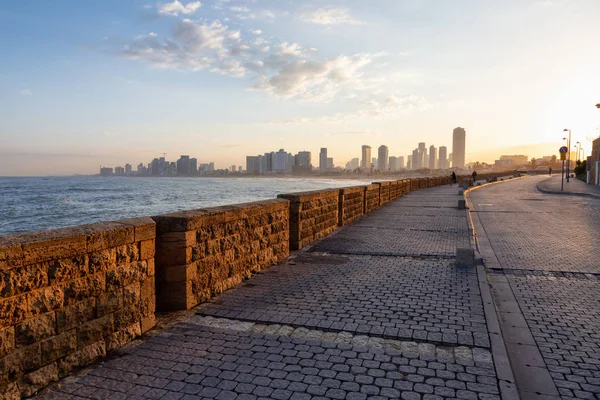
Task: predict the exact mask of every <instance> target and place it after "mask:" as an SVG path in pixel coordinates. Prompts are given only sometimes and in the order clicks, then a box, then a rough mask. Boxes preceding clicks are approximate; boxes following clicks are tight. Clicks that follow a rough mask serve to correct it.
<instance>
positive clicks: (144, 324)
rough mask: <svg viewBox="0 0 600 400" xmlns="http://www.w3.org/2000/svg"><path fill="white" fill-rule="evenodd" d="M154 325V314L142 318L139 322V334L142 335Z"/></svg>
mask: <svg viewBox="0 0 600 400" xmlns="http://www.w3.org/2000/svg"><path fill="white" fill-rule="evenodd" d="M155 325H156V317H155V316H154V314H152V315H149V316H147V317H144V318H142V321H141V322H140V328H141V333H142V334H144V333H146V332H148V331H149V330H150V329H152V328H154V326H155Z"/></svg>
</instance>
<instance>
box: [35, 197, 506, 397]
mask: <svg viewBox="0 0 600 400" xmlns="http://www.w3.org/2000/svg"><path fill="white" fill-rule="evenodd" d="M457 192H458V189H457V188H456V187H453V188H450V187H443V188H435V189H425V190H422V191H419V192H413V193H410V194H408V195H406V196H403V197H401V198H400V199H398V200H396V201H393V202H391V203H389V204H388V205H386V206H385V207H381V208H380V209H378V210H376V211H375V212H373V213H372V214H370V215H368V216H365V217H363V218H362V219H361V220H360V221H359V222H358V223H355V224H351V225H349V226H347V227H344V228H343V229H341V230H340V231H339V232H338V233H337V234H335V235H332V236H330V237H328V238H325V239H324V240H322V241H321V242H319V243H318V244H317V245H316V246H314V247H313V249H312V251H302V252H298V253H296V254H295V255H294V256H293V257H290V259H288V260H287V261H285V262H284V263H281V264H280V265H277V266H275V267H272V268H271V269H269V270H267V271H264V272H262V273H259V274H256V275H255V276H253V277H252V278H251V279H249V280H248V281H246V282H245V283H244V284H242V285H241V286H239V287H238V288H235V289H232V290H229V291H227V292H226V293H224V294H223V295H221V296H219V297H217V298H215V299H213V300H212V301H211V302H210V303H207V304H204V305H201V306H199V307H198V308H197V309H196V312H197V315H194V316H192V317H187V318H185V319H183V320H182V321H180V322H178V323H177V324H175V325H174V326H172V327H171V328H168V329H166V330H163V331H151V332H150V334H147V335H146V336H145V337H144V338H143V339H141V340H138V341H136V342H134V343H131V344H129V345H127V346H126V347H125V348H124V349H122V350H121V352H120V353H117V354H114V355H113V357H112V358H111V359H107V360H104V361H103V362H102V363H100V364H99V365H96V366H93V367H91V368H88V369H86V370H84V371H82V372H80V373H78V374H75V375H73V376H71V377H69V378H67V379H65V380H63V381H62V382H60V383H59V384H57V385H54V386H52V387H51V388H49V389H47V390H46V391H45V392H44V393H42V394H41V396H40V397H41V398H48V399H55V398H65V399H71V398H72V399H78V398H94V399H104V398H108V399H142V398H151V399H199V398H216V399H223V400H225V399H240V400H243V399H282V400H287V399H294V400H301V399H311V398H312V399H348V400H351V399H366V398H369V399H407V400H413V399H414V400H417V399H425V400H438V399H472V400H495V399H500V390H499V388H500V385H499V383H500V382H499V380H498V378H497V372H496V370H495V369H494V360H493V356H492V353H491V350H490V338H489V332H488V327H487V325H486V319H485V313H484V306H483V302H482V297H481V293H480V289H479V288H480V287H479V283H478V278H477V273H476V272H475V270H467V269H457V268H456V267H455V266H454V262H453V259H452V256H453V254H454V251H455V247H456V245H457V244H460V245H464V246H467V247H468V246H470V237H471V235H470V232H469V229H468V225H467V214H466V212H465V211H464V210H458V209H457V208H456V203H457V200H458V198H459V197H458V196H457ZM445 199H446V200H445ZM447 199H450V200H447ZM416 203H419V204H421V205H423V206H424V207H421V208H418V207H413V204H416ZM453 207H454V208H453ZM344 237H346V239H343V238H344ZM340 238H342V239H343V240H340ZM359 238H360V240H362V242H359ZM348 240H353V241H354V242H353V243H354V244H353V245H351V246H346V243H345V241H348ZM378 243H379V244H378ZM361 246H362V247H361ZM411 246H412V247H414V249H411ZM415 249H416V250H415ZM317 250H318V251H317ZM409 252H410V253H418V255H419V257H405V256H404V255H405V253H409ZM332 253H339V254H332ZM366 253H371V254H369V255H364V254H366ZM361 254H362V255H361Z"/></svg>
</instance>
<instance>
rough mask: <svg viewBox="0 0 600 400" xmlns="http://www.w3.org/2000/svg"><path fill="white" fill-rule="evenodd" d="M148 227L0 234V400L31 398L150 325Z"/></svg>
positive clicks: (134, 222) (123, 223) (130, 224)
mask: <svg viewBox="0 0 600 400" xmlns="http://www.w3.org/2000/svg"><path fill="white" fill-rule="evenodd" d="M155 234H156V231H155V224H154V221H152V219H150V218H134V219H126V220H120V221H114V222H105V223H98V224H91V225H83V226H78V227H73V228H65V229H56V230H49V231H42V232H33V233H26V234H20V235H8V236H2V237H0V272H1V273H2V279H0V398H20V397H21V396H30V395H32V394H33V393H35V392H36V391H37V390H39V389H40V388H42V387H44V386H46V385H47V384H49V383H50V382H52V381H56V380H58V379H59V378H61V377H64V376H66V375H68V374H69V373H70V372H71V371H73V370H74V369H76V368H78V367H80V366H82V365H87V364H90V363H92V362H94V361H95V360H96V359H97V358H99V357H103V356H105V355H106V353H107V352H109V351H111V350H114V349H116V348H118V347H120V346H122V345H124V344H125V343H127V342H128V341H130V340H132V339H134V338H135V337H137V336H139V335H141V334H142V333H144V332H146V331H147V330H148V329H150V328H152V327H153V326H154V325H155V317H154V312H155V306H156V297H155V282H154V274H155V271H154V269H155V267H154V252H155Z"/></svg>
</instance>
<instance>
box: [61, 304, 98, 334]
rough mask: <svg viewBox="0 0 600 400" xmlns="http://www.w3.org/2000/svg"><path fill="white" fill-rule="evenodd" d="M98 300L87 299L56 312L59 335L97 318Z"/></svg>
mask: <svg viewBox="0 0 600 400" xmlns="http://www.w3.org/2000/svg"><path fill="white" fill-rule="evenodd" d="M95 309H96V298H90V299H85V300H83V301H79V302H77V303H74V304H72V305H70V306H67V307H64V308H62V309H60V310H57V311H56V330H57V332H58V333H62V332H65V331H67V330H69V329H72V328H75V327H77V326H80V325H82V324H84V323H86V322H87V321H90V320H92V319H93V318H94V317H95Z"/></svg>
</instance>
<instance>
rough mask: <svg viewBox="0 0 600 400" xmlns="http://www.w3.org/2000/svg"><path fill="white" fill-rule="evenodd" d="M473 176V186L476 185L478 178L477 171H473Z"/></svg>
mask: <svg viewBox="0 0 600 400" xmlns="http://www.w3.org/2000/svg"><path fill="white" fill-rule="evenodd" d="M471 176H472V177H473V186H475V181H476V180H477V172H475V171H473V173H472V174H471Z"/></svg>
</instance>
